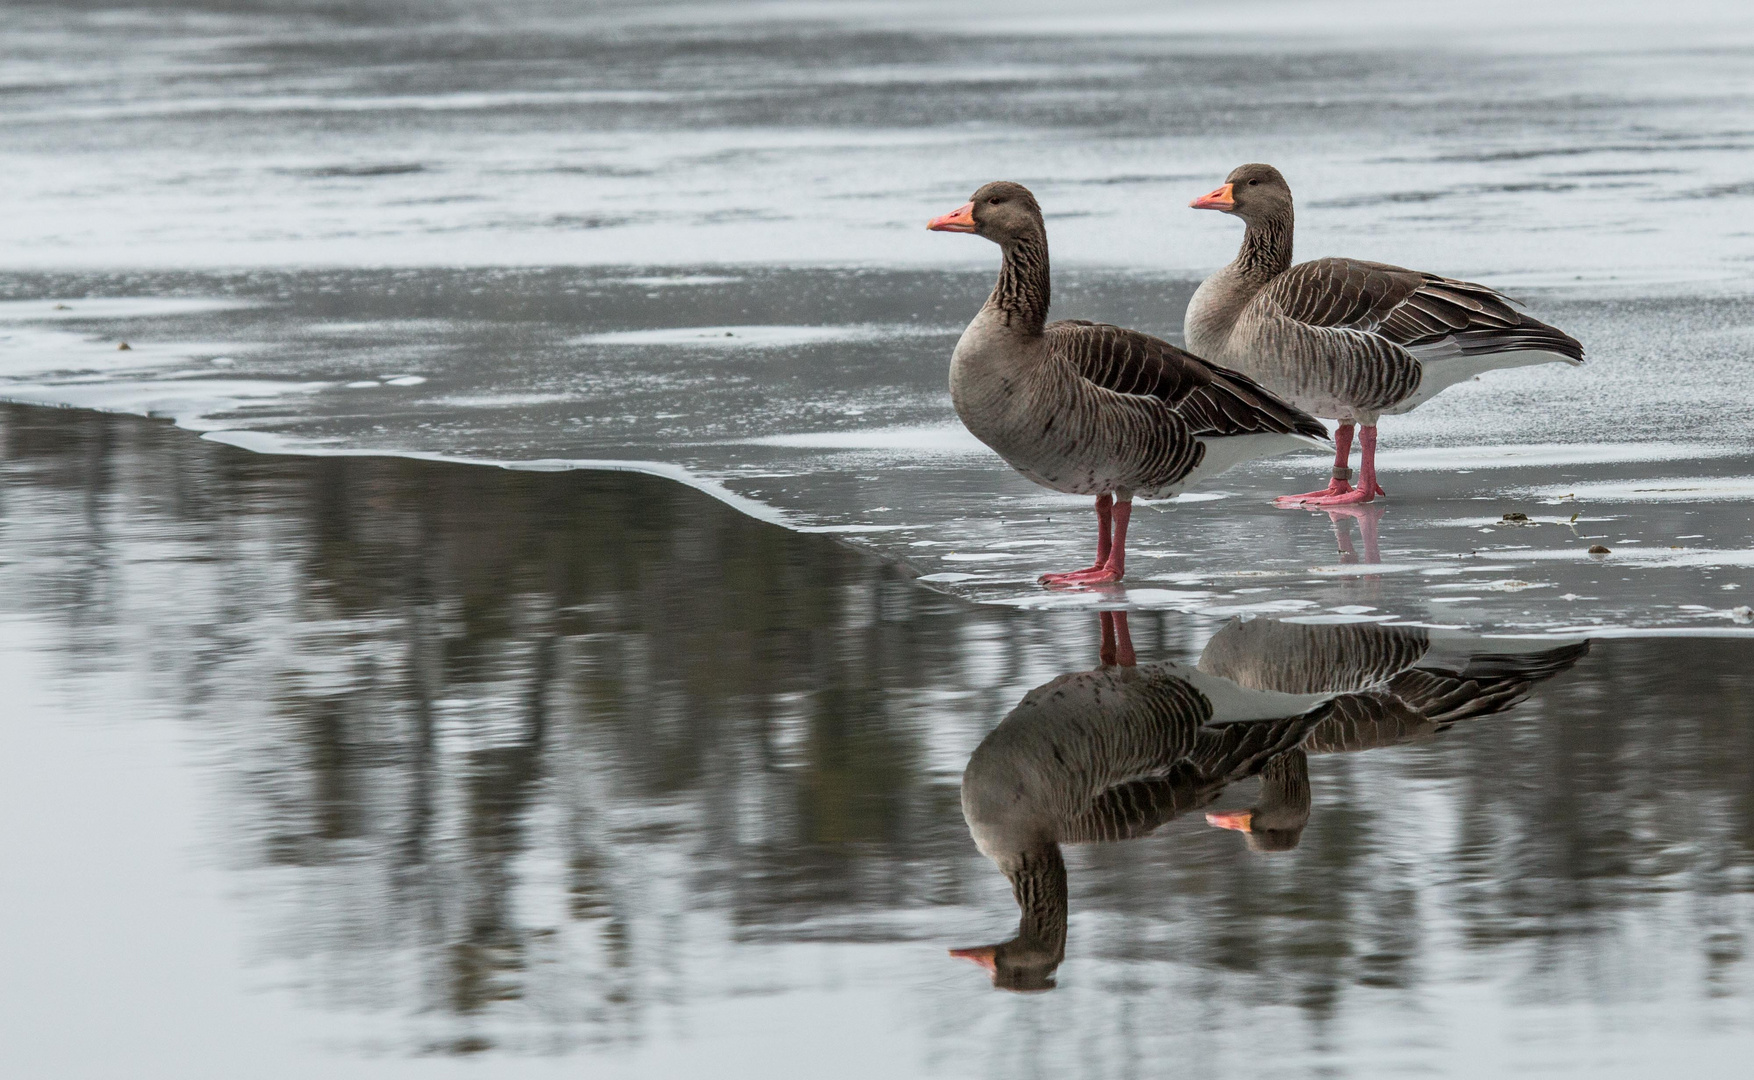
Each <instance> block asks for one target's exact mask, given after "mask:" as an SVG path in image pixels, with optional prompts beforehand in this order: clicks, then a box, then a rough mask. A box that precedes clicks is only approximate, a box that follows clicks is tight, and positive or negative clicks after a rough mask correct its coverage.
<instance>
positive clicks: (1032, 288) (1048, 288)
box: [987, 231, 1053, 337]
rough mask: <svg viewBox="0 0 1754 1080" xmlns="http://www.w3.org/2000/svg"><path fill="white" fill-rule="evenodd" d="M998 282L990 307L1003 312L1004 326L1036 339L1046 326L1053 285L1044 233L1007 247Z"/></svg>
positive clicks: (990, 299) (1008, 244)
mask: <svg viewBox="0 0 1754 1080" xmlns="http://www.w3.org/2000/svg"><path fill="white" fill-rule="evenodd" d="M1004 250H1005V263H1004V266H1003V267H1001V268H1000V270H999V283H998V284H997V285H994V286H993V295H992V296H990V297H989V298H988V299H987V304H988V305H989V306H991V307H994V308H997V309H998V310H999V311H1000V312H1002V313H1004V316H1005V325H1006V326H1007V327H1010V328H1012V329H1014V330H1016V331H1018V332H1020V333H1022V334H1025V335H1028V336H1031V337H1035V336H1039V335H1040V334H1041V332H1042V327H1044V326H1046V325H1047V318H1048V300H1049V297H1050V295H1051V293H1052V291H1053V290H1052V284H1051V280H1050V278H1049V275H1048V240H1047V236H1046V235H1045V234H1044V233H1042V232H1041V231H1037V232H1036V233H1034V234H1033V235H1026V236H1020V237H1018V238H1017V239H1015V240H1012V241H1011V242H1010V243H1007V244H1006V245H1005V248H1004Z"/></svg>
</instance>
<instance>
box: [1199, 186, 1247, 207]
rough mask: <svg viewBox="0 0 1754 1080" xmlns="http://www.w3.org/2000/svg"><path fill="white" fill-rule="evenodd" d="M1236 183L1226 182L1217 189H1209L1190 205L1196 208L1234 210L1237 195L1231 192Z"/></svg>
mask: <svg viewBox="0 0 1754 1080" xmlns="http://www.w3.org/2000/svg"><path fill="white" fill-rule="evenodd" d="M1234 186H1235V185H1233V184H1225V185H1224V186H1223V187H1221V188H1219V189H1217V190H1216V191H1209V192H1207V193H1206V194H1204V195H1202V196H1200V197H1199V198H1197V199H1195V200H1194V201H1193V202H1191V203H1189V204H1188V205H1189V206H1191V207H1193V208H1194V209H1195V210H1234V209H1236V197H1235V196H1234V195H1233V194H1232V193H1231V192H1232V188H1233V187H1234Z"/></svg>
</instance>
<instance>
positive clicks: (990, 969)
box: [950, 945, 999, 975]
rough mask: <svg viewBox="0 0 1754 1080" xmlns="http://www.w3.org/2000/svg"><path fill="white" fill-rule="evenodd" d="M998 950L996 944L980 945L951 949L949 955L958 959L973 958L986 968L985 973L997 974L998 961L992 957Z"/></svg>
mask: <svg viewBox="0 0 1754 1080" xmlns="http://www.w3.org/2000/svg"><path fill="white" fill-rule="evenodd" d="M998 952H999V947H998V946H997V945H981V946H978V947H976V948H973V949H951V950H950V955H951V956H954V957H956V958H957V959H958V960H973V961H974V962H975V963H977V964H979V965H980V966H981V967H984V968H986V969H987V974H989V975H997V974H998V973H999V961H998V960H996V959H994V957H996V956H997V955H998Z"/></svg>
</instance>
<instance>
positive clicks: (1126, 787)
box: [1058, 704, 1329, 844]
mask: <svg viewBox="0 0 1754 1080" xmlns="http://www.w3.org/2000/svg"><path fill="white" fill-rule="evenodd" d="M1328 715H1329V707H1328V705H1327V704H1323V705H1319V706H1317V707H1316V708H1314V709H1311V710H1309V711H1308V712H1305V713H1302V714H1300V715H1297V716H1281V717H1274V718H1272V719H1269V720H1240V721H1236V722H1234V723H1229V724H1208V725H1205V726H1203V727H1201V728H1200V730H1199V732H1198V733H1197V734H1196V736H1195V740H1194V747H1193V750H1192V752H1191V753H1190V755H1189V756H1188V758H1187V759H1186V760H1183V761H1177V762H1175V763H1174V764H1173V765H1171V766H1170V767H1169V768H1168V769H1167V770H1165V771H1164V772H1163V773H1162V774H1160V775H1157V776H1146V777H1139V778H1136V779H1132V780H1127V781H1124V782H1122V783H1118V784H1115V785H1113V786H1111V787H1109V788H1107V789H1105V790H1104V791H1103V792H1102V793H1101V794H1099V795H1098V796H1097V797H1096V798H1095V799H1094V800H1092V801H1091V803H1090V805H1089V807H1087V808H1086V809H1085V810H1084V811H1083V812H1082V813H1080V814H1079V815H1078V816H1077V817H1074V818H1072V819H1071V820H1070V821H1068V822H1066V824H1065V825H1064V827H1063V828H1062V829H1061V830H1060V833H1059V837H1058V839H1059V840H1060V842H1061V843H1065V844H1090V843H1099V842H1103V841H1110V840H1132V839H1135V838H1137V837H1141V836H1145V835H1148V834H1149V833H1151V832H1152V831H1153V830H1155V829H1157V828H1158V827H1159V826H1161V825H1163V824H1164V823H1165V822H1167V821H1169V820H1170V819H1172V818H1175V817H1178V816H1180V815H1182V814H1185V813H1187V812H1188V811H1189V810H1197V809H1199V808H1200V807H1202V806H1207V805H1209V804H1211V803H1212V802H1213V801H1214V800H1215V799H1217V798H1218V796H1219V794H1220V793H1222V792H1223V791H1224V789H1225V788H1226V787H1228V786H1229V785H1230V784H1232V783H1234V782H1236V781H1238V780H1242V779H1244V778H1246V777H1250V776H1253V775H1255V774H1256V773H1258V772H1260V771H1261V770H1262V769H1263V768H1265V767H1266V766H1267V765H1268V764H1269V763H1271V762H1272V761H1274V760H1275V759H1277V758H1278V757H1280V756H1281V755H1283V754H1285V753H1286V752H1287V751H1289V750H1292V749H1294V748H1296V747H1297V746H1298V744H1299V743H1301V742H1302V741H1303V739H1304V738H1305V737H1306V736H1307V735H1309V733H1310V732H1311V731H1313V730H1317V729H1319V728H1320V726H1321V725H1322V722H1323V720H1324V718H1325V717H1327V716H1328Z"/></svg>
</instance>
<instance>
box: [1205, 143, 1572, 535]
mask: <svg viewBox="0 0 1754 1080" xmlns="http://www.w3.org/2000/svg"><path fill="white" fill-rule="evenodd" d="M1189 205H1191V206H1192V207H1194V208H1195V209H1197V210H1220V211H1223V212H1224V213H1226V214H1234V215H1235V216H1237V217H1240V218H1242V219H1243V221H1244V222H1245V223H1246V225H1247V229H1246V231H1245V232H1244V233H1243V239H1242V249H1241V250H1240V251H1239V252H1238V253H1237V256H1236V258H1235V259H1234V260H1233V261H1232V262H1231V263H1230V265H1228V266H1226V267H1224V268H1223V269H1222V270H1219V271H1218V272H1217V273H1215V274H1213V275H1212V276H1211V277H1209V278H1207V279H1206V280H1205V281H1204V282H1202V283H1201V284H1200V287H1199V289H1197V290H1196V291H1195V292H1194V296H1193V299H1192V300H1190V301H1189V302H1188V308H1187V314H1186V316H1185V318H1184V321H1183V334H1184V336H1185V338H1186V340H1187V345H1188V348H1190V349H1192V350H1193V351H1194V352H1196V353H1199V354H1200V355H1201V356H1204V357H1207V358H1208V359H1210V360H1212V361H1213V362H1214V363H1219V364H1224V365H1226V366H1227V367H1234V368H1236V369H1238V370H1239V371H1242V372H1244V373H1246V374H1248V375H1250V376H1252V377H1253V378H1255V379H1257V380H1259V381H1260V382H1261V383H1262V384H1263V385H1265V386H1267V387H1268V388H1269V389H1271V390H1273V391H1274V392H1276V393H1278V394H1280V395H1281V396H1283V397H1285V398H1286V399H1287V400H1289V401H1292V402H1294V403H1295V404H1297V405H1298V406H1299V407H1300V408H1304V409H1308V410H1309V411H1310V412H1313V413H1315V414H1316V415H1317V416H1323V417H1327V418H1328V419H1330V420H1338V421H1339V422H1340V426H1339V429H1338V430H1337V431H1336V432H1335V433H1334V472H1333V477H1332V479H1331V480H1330V481H1329V483H1328V486H1327V487H1326V488H1324V489H1322V490H1321V491H1311V492H1306V493H1304V494H1302V495H1285V496H1281V497H1280V499H1279V500H1278V502H1279V504H1280V505H1281V506H1335V505H1345V504H1350V503H1367V502H1370V501H1371V500H1372V499H1374V498H1376V497H1377V496H1379V495H1386V494H1387V492H1385V491H1384V490H1383V489H1382V485H1381V484H1380V483H1378V481H1377V474H1376V445H1377V439H1376V423H1377V418H1378V417H1379V416H1382V415H1383V414H1385V413H1386V414H1389V415H1394V414H1397V413H1404V412H1407V411H1408V410H1410V409H1412V408H1414V407H1415V406H1418V405H1420V404H1421V403H1423V402H1425V401H1426V400H1428V399H1429V398H1431V397H1432V396H1433V395H1435V394H1437V393H1438V392H1439V391H1441V390H1443V389H1445V388H1446V387H1449V386H1453V385H1455V384H1456V383H1459V382H1462V381H1464V380H1467V379H1471V378H1473V377H1474V376H1476V375H1478V374H1480V373H1481V372H1484V371H1490V370H1493V369H1496V368H1505V367H1520V366H1523V365H1527V364H1543V363H1548V362H1551V361H1561V362H1564V363H1568V364H1581V363H1583V346H1582V345H1580V344H1579V343H1578V341H1577V339H1576V338H1573V337H1572V336H1571V335H1569V334H1566V333H1564V332H1563V331H1561V330H1558V329H1555V328H1554V327H1551V326H1548V325H1547V324H1546V323H1544V322H1540V321H1538V320H1536V319H1533V318H1530V317H1529V316H1527V315H1524V314H1522V313H1521V312H1519V311H1517V310H1516V309H1515V308H1514V307H1512V306H1511V305H1512V301H1510V300H1509V299H1508V298H1507V297H1505V296H1504V295H1503V294H1502V293H1499V292H1498V291H1496V290H1494V289H1491V288H1488V287H1487V286H1485V285H1477V284H1475V283H1473V282H1471V281H1457V280H1455V279H1453V278H1446V277H1439V276H1438V275H1436V274H1428V273H1424V272H1422V271H1419V270H1408V269H1406V268H1404V267H1400V266H1390V265H1388V264H1387V263H1378V262H1365V261H1363V260H1361V259H1315V260H1313V261H1310V262H1305V263H1299V264H1297V265H1295V266H1293V265H1292V264H1291V240H1292V226H1293V213H1292V205H1291V188H1290V186H1289V185H1287V184H1286V182H1285V178H1284V177H1283V176H1281V175H1280V174H1279V170H1277V169H1275V168H1273V167H1272V166H1271V165H1262V164H1250V165H1240V166H1238V167H1237V168H1236V169H1234V170H1232V171H1231V173H1230V175H1229V176H1228V177H1226V178H1225V181H1224V184H1223V185H1222V186H1221V187H1219V188H1218V189H1217V190H1215V191H1212V192H1210V193H1209V194H1206V195H1202V196H1200V197H1199V198H1197V199H1195V200H1194V201H1193V202H1192V203H1191V204H1189ZM1354 425H1358V426H1359V427H1360V428H1361V429H1362V430H1361V431H1360V432H1359V443H1360V459H1361V460H1360V463H1359V464H1360V468H1359V473H1358V486H1357V487H1353V486H1352V484H1351V482H1350V481H1351V477H1352V472H1351V470H1350V469H1349V468H1348V464H1349V462H1350V459H1351V454H1352V429H1353V426H1354Z"/></svg>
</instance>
